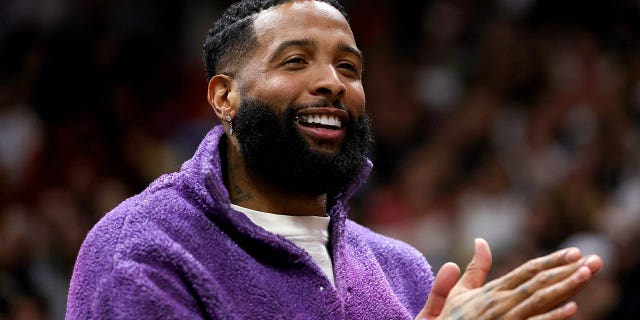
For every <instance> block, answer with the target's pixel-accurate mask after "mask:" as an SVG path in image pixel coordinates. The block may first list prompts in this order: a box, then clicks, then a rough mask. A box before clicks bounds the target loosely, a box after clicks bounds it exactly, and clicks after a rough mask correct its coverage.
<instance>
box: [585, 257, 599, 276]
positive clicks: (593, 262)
mask: <svg viewBox="0 0 640 320" xmlns="http://www.w3.org/2000/svg"><path fill="white" fill-rule="evenodd" d="M584 265H585V266H587V267H589V270H591V274H595V273H597V272H598V271H600V269H602V259H600V257H599V256H597V255H590V256H588V257H586V258H585V263H584Z"/></svg>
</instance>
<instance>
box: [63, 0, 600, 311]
mask: <svg viewBox="0 0 640 320" xmlns="http://www.w3.org/2000/svg"><path fill="white" fill-rule="evenodd" d="M346 17H347V15H346V13H345V12H344V10H343V8H342V7H341V6H340V4H338V3H337V2H336V1H333V0H328V1H314V0H306V1H286V0H284V1H252V0H249V1H242V2H240V3H237V4H234V5H233V6H231V7H230V8H229V9H228V10H227V11H226V12H225V13H224V15H223V16H222V17H221V18H220V19H219V20H218V21H217V22H216V23H215V24H214V26H213V27H212V28H211V29H210V30H209V34H208V37H207V39H206V42H205V45H204V60H205V67H206V71H207V77H208V79H209V85H208V96H207V99H208V101H209V104H210V105H211V107H212V108H213V110H214V111H215V114H216V116H217V117H218V118H219V120H220V122H221V125H218V126H216V127H215V128H213V129H212V130H211V131H210V132H209V134H208V135H207V136H206V137H205V138H204V140H203V141H202V143H201V145H200V147H199V148H198V150H197V151H196V153H195V155H194V156H193V158H192V159H190V160H189V161H187V162H186V163H185V164H184V165H183V166H182V168H181V170H180V171H179V172H176V173H172V174H168V175H165V176H162V177H160V178H159V179H158V180H156V181H155V182H153V183H152V184H151V185H150V186H149V187H148V188H147V189H146V190H144V191H143V192H142V193H141V194H138V195H136V196H134V197H132V198H130V199H128V200H126V201H125V202H123V203H122V204H121V205H119V206H118V207H117V208H115V209H114V210H113V211H111V212H110V213H108V214H107V215H106V216H105V217H104V218H103V219H102V220H101V221H100V222H99V223H98V224H97V225H96V226H95V227H94V228H93V229H92V231H91V232H90V233H89V234H88V236H87V238H86V240H85V242H84V244H83V246H82V248H81V250H80V253H79V255H78V259H77V263H76V266H75V269H74V274H73V278H72V281H71V287H70V290H69V300H68V308H67V318H70V319H90V318H91V319H92V318H102V319H256V318H257V319H413V318H415V317H420V318H426V319H436V318H441V319H484V318H492V319H493V318H505V319H525V318H528V317H532V318H533V319H543V318H544V319H565V318H567V317H569V316H571V315H572V314H574V313H575V312H576V305H575V304H574V303H571V302H569V303H565V302H566V301H567V300H568V299H569V298H570V297H571V296H573V295H574V294H575V293H576V292H578V291H579V290H580V288H582V287H583V286H584V285H585V284H586V283H587V282H588V280H589V279H590V278H591V276H592V274H593V273H595V272H597V271H598V270H599V269H600V267H601V263H602V262H601V261H600V258H598V257H597V256H590V257H585V258H581V255H580V252H579V251H578V250H577V249H575V248H569V249H565V250H561V251H558V252H555V253H552V254H550V255H548V256H546V257H542V258H538V259H534V260H531V261H529V262H527V263H525V264H524V265H522V266H521V267H519V268H518V269H516V270H514V271H513V272H511V273H509V274H507V275H505V276H504V277H502V278H499V279H496V280H494V281H491V282H489V283H487V284H484V282H485V278H486V275H487V273H488V270H489V268H490V266H491V254H490V251H489V247H488V245H487V244H486V242H484V241H483V240H478V241H476V253H475V255H474V257H473V260H472V261H471V263H470V264H469V266H468V267H467V270H466V272H465V273H464V275H462V276H461V277H460V270H459V268H458V267H457V266H456V265H454V264H446V265H445V266H443V268H442V269H441V270H440V272H439V273H438V275H437V277H434V275H433V272H432V270H431V268H430V266H429V264H428V263H427V260H426V259H425V258H424V257H423V256H422V255H421V254H420V253H419V252H417V251H416V250H415V249H413V248H411V247H410V246H408V245H407V244H404V243H402V242H399V241H396V240H393V239H389V238H387V237H384V236H382V235H379V234H376V233H374V232H372V231H370V230H368V229H366V228H364V227H362V226H360V225H358V224H356V223H354V222H353V221H351V220H349V219H347V211H348V205H347V202H348V200H349V197H350V196H351V195H352V194H353V193H354V192H355V190H356V189H357V188H358V187H359V186H360V185H361V184H362V183H364V181H365V179H366V177H367V174H368V172H369V171H370V169H371V163H370V162H369V161H368V160H367V158H366V154H367V149H368V147H369V144H370V140H371V138H370V133H369V122H368V118H367V115H366V113H365V95H364V90H363V87H362V81H361V76H362V68H363V66H362V64H363V61H362V59H363V57H362V53H361V52H360V50H359V49H358V47H357V45H356V42H355V39H354V36H353V34H352V32H351V29H350V27H349V24H348V22H347V18H346Z"/></svg>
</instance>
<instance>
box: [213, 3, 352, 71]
mask: <svg viewBox="0 0 640 320" xmlns="http://www.w3.org/2000/svg"><path fill="white" fill-rule="evenodd" d="M289 1H292V0H243V1H239V2H236V3H234V4H232V5H231V6H230V7H229V8H228V9H227V10H225V12H224V13H223V14H222V16H221V17H220V18H219V19H218V20H217V21H216V22H215V23H214V24H213V26H212V27H211V29H209V32H208V33H207V38H206V40H205V41H204V45H203V46H202V47H203V48H202V49H203V54H202V60H203V61H204V67H205V72H206V75H207V81H208V80H210V79H211V78H212V77H213V76H215V75H216V74H219V73H222V72H229V71H230V70H224V69H226V68H232V67H233V66H234V65H237V64H238V62H240V61H241V59H244V58H246V55H247V54H248V53H250V52H251V51H252V50H253V49H254V48H255V45H256V38H255V32H254V30H253V28H252V26H253V21H254V20H255V17H256V15H257V14H258V13H260V12H261V11H263V10H266V9H269V8H271V7H274V6H277V5H280V4H283V3H286V2H289ZM313 1H322V2H326V3H328V4H330V5H331V6H333V7H334V8H336V9H338V11H340V13H342V15H343V16H344V17H345V18H346V19H347V21H348V20H349V17H348V15H347V12H346V11H345V9H344V8H343V7H342V5H341V4H340V3H339V2H338V1H337V0H313Z"/></svg>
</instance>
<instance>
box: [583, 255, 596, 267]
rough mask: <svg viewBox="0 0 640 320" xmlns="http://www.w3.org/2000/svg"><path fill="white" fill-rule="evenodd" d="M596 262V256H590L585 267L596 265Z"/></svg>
mask: <svg viewBox="0 0 640 320" xmlns="http://www.w3.org/2000/svg"><path fill="white" fill-rule="evenodd" d="M595 262H596V257H595V256H590V257H589V258H587V261H585V262H584V264H585V265H587V266H588V265H591V264H594V263H595Z"/></svg>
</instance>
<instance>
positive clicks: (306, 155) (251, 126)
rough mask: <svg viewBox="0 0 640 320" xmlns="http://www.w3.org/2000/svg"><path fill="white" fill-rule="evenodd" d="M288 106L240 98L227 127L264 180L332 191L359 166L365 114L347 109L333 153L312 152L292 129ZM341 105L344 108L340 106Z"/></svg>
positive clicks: (311, 191)
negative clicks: (342, 133) (342, 131)
mask: <svg viewBox="0 0 640 320" xmlns="http://www.w3.org/2000/svg"><path fill="white" fill-rule="evenodd" d="M305 107H306V106H299V105H292V106H289V107H288V108H287V109H286V110H285V111H284V112H282V113H278V112H276V111H275V108H274V107H272V106H270V105H269V104H267V103H264V102H261V101H258V100H253V99H243V101H242V102H241V105H240V108H239V111H238V114H237V115H236V117H235V119H234V122H233V132H234V135H235V136H236V138H237V140H238V143H239V144H240V153H241V155H242V157H243V159H244V161H245V163H246V164H247V167H248V168H249V169H250V170H251V171H252V172H253V173H254V174H255V175H257V176H259V177H260V178H262V179H264V180H265V181H266V182H267V183H269V184H270V185H272V186H274V187H276V188H279V189H281V190H283V191H286V192H295V193H303V194H308V195H321V194H326V193H332V194H333V193H336V192H338V191H339V190H341V189H342V188H344V187H346V186H347V184H348V183H349V182H351V181H352V180H354V179H355V178H356V177H357V176H358V175H359V174H360V173H361V171H362V168H363V166H364V164H365V161H366V156H367V152H368V151H369V147H370V145H371V141H372V139H371V129H370V124H369V118H368V116H367V114H366V113H364V114H363V115H362V116H361V117H360V118H358V119H356V117H355V116H354V115H353V114H351V113H350V112H349V118H350V121H349V122H348V125H347V131H346V136H345V139H344V140H343V141H342V145H341V146H340V149H339V151H338V152H337V153H335V154H327V153H322V152H318V151H314V150H312V149H311V148H310V146H309V144H308V143H307V142H306V141H305V139H304V137H302V135H301V133H300V132H299V131H298V129H297V128H296V123H295V119H294V118H295V113H296V111H297V110H299V109H301V108H305ZM343 109H344V108H343Z"/></svg>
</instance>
